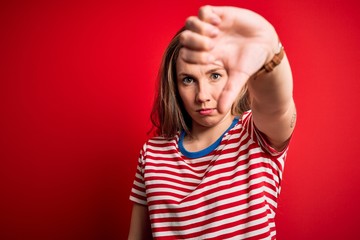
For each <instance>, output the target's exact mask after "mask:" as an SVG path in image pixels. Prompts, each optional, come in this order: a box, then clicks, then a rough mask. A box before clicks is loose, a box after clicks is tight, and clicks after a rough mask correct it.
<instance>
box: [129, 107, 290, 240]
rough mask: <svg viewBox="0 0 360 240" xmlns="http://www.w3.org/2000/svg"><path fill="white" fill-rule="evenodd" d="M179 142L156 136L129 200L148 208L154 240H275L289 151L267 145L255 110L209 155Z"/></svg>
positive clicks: (141, 160) (143, 158)
mask: <svg viewBox="0 0 360 240" xmlns="http://www.w3.org/2000/svg"><path fill="white" fill-rule="evenodd" d="M178 140H179V136H176V137H175V138H174V139H172V140H165V139H163V138H159V137H158V138H152V139H150V140H149V141H148V142H147V143H146V144H145V145H144V147H143V149H142V151H141V154H140V157H139V165H138V168H137V172H136V176H135V180H134V185H133V188H132V192H131V195H130V199H131V200H132V201H134V202H136V203H139V204H143V205H147V206H148V209H149V215H150V220H151V227H152V231H153V237H154V239H275V235H276V230H275V222H274V218H275V211H276V207H277V198H278V195H279V193H280V181H281V176H282V169H283V165H284V159H285V156H286V152H287V149H285V150H284V151H282V152H276V151H275V150H274V149H272V148H271V147H270V146H268V145H267V144H266V142H265V141H264V139H263V138H262V137H261V134H259V133H258V132H257V131H256V129H255V128H254V126H253V124H252V121H251V112H247V113H246V114H244V116H243V118H242V119H240V120H239V122H238V123H237V124H236V125H235V127H234V128H232V129H231V130H230V131H229V132H228V133H226V134H225V135H224V137H223V139H222V141H221V143H220V145H219V146H218V147H217V148H216V149H215V150H214V151H213V152H211V153H210V154H208V155H206V156H204V157H201V158H196V159H189V158H187V157H185V156H184V155H182V154H181V152H180V151H179V148H178Z"/></svg>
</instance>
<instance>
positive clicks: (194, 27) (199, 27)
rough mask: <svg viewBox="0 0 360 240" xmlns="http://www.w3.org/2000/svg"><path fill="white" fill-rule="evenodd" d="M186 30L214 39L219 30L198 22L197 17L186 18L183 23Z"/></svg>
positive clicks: (208, 24) (200, 21)
mask: <svg viewBox="0 0 360 240" xmlns="http://www.w3.org/2000/svg"><path fill="white" fill-rule="evenodd" d="M185 26H186V29H188V30H190V31H192V32H196V33H198V34H200V35H204V36H208V37H216V36H217V35H218V34H219V32H220V31H219V29H218V28H217V27H215V26H213V25H211V24H210V23H207V22H204V21H202V20H200V19H199V18H198V17H194V16H191V17H188V18H187V19H186V22H185Z"/></svg>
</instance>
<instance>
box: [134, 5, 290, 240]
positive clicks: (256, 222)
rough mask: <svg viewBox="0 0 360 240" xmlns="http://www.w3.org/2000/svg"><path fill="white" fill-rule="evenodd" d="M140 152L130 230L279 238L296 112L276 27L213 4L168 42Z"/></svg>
mask: <svg viewBox="0 0 360 240" xmlns="http://www.w3.org/2000/svg"><path fill="white" fill-rule="evenodd" d="M159 78H160V79H159V80H160V82H159V90H158V93H157V99H156V101H155V104H154V108H153V112H152V119H153V123H154V126H155V127H156V128H157V133H158V136H156V137H153V138H151V139H149V140H148V141H147V142H146V143H145V144H144V146H143V149H142V151H141V153H140V157H139V163H138V168H137V172H136V176H135V181H134V185H133V188H132V192H131V196H130V199H131V200H132V201H133V202H134V205H133V211H132V218H131V226H130V232H129V239H151V238H154V239H275V238H276V230H275V222H274V218H275V213H276V207H277V198H278V196H279V193H280V183H281V178H282V171H283V168H284V160H285V157H286V153H287V150H288V145H289V140H290V137H291V135H292V132H293V130H294V126H295V121H296V110H295V104H294V101H293V97H292V91H293V83H292V75H291V69H290V66H289V62H288V60H287V58H286V56H285V53H284V49H283V47H282V46H281V44H280V42H279V38H278V36H277V33H276V31H275V29H274V28H273V26H272V25H271V24H270V23H269V22H268V21H266V20H265V19H264V18H263V17H261V16H259V15H258V14H256V13H254V12H252V11H249V10H245V9H240V8H235V7H213V6H205V7H202V8H201V9H200V11H199V15H198V16H197V17H189V18H188V19H187V21H186V27H185V28H184V29H182V30H181V31H180V32H179V33H178V34H177V35H176V36H175V37H174V38H173V40H172V41H171V43H170V45H169V47H168V48H167V50H166V52H165V55H164V59H163V64H162V67H161V70H160V76H159Z"/></svg>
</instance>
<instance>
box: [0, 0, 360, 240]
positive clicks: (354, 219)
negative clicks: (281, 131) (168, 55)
mask: <svg viewBox="0 0 360 240" xmlns="http://www.w3.org/2000/svg"><path fill="white" fill-rule="evenodd" d="M30 2H31V3H30ZM206 3H207V4H216V5H219V4H224V5H225V4H226V5H236V6H242V7H246V8H250V9H252V10H254V11H256V12H259V13H260V14H262V15H263V16H265V17H266V18H267V19H268V20H270V22H272V23H273V24H274V25H275V27H276V28H277V30H278V33H279V35H280V36H281V39H282V42H283V44H284V45H285V48H286V51H287V53H288V57H289V59H290V61H291V65H292V68H293V74H294V82H295V93H294V94H295V100H296V102H297V107H298V112H299V114H298V125H297V129H296V132H295V135H294V138H293V142H292V145H291V149H290V152H289V156H288V160H287V164H286V167H285V173H284V181H283V188H282V194H281V197H280V199H279V208H278V215H277V224H278V239H292V240H296V239H359V237H360V233H359V227H360V226H359V220H358V216H359V215H360V207H359V201H360V196H359V195H360V192H359V190H360V188H359V183H360V181H359V175H358V173H359V172H360V167H359V166H360V164H359V162H358V161H359V153H360V147H359V140H358V135H359V134H360V127H359V126H360V125H359V124H358V119H359V114H358V111H359V110H358V109H359V107H358V102H359V92H360V83H359V82H360V81H359V68H360V57H359V56H360V52H359V43H360V30H359V29H360V24H359V23H360V17H359V14H358V9H359V5H358V3H357V1H356V0H343V1H338V0H327V1H320V0H297V1H295V0H294V1H286V0H274V1H266V0H258V1H255V0H253V1H250V0H249V1H241V0H237V1H235V0H234V1H230V0H229V1H223V0H217V1H215V0H213V1H211V0H209V1H207V2H205V1H194V0H181V1H170V0H168V1H140V0H136V1H130V2H126V3H125V2H124V1H67V2H66V1H65V2H64V1H58V2H57V3H55V1H28V2H27V1H23V2H21V1H4V0H3V1H1V3H0V31H1V32H0V107H1V108H0V114H1V115H0V239H4V240H8V239H9V240H10V239H25V240H26V239H39V240H40V239H49V240H50V239H51V240H52V239H125V238H126V236H127V232H128V227H129V219H130V210H131V203H130V202H129V200H128V195H129V191H130V188H131V184H132V181H133V176H134V173H135V167H136V161H137V157H138V153H139V149H140V147H141V146H142V144H143V142H144V141H145V139H146V137H147V136H146V132H147V131H148V130H149V128H150V122H149V113H150V109H151V102H152V99H153V93H154V82H155V77H156V74H157V69H158V66H159V64H160V58H161V55H162V52H163V51H164V49H165V47H166V45H167V43H168V42H169V40H170V38H171V37H172V35H173V34H174V33H175V32H176V31H177V30H178V29H179V28H180V27H181V26H182V24H183V23H184V20H185V18H186V17H187V16H188V15H194V14H196V13H197V9H198V7H199V6H201V5H204V4H206Z"/></svg>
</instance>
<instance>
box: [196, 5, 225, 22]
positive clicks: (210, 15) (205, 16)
mask: <svg viewBox="0 0 360 240" xmlns="http://www.w3.org/2000/svg"><path fill="white" fill-rule="evenodd" d="M213 9H214V7H213V6H209V5H206V6H203V7H201V8H200V9H199V18H200V19H201V20H202V21H205V22H208V23H211V24H213V25H218V24H220V22H221V18H220V16H219V15H218V14H216V13H215V12H214V11H213Z"/></svg>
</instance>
